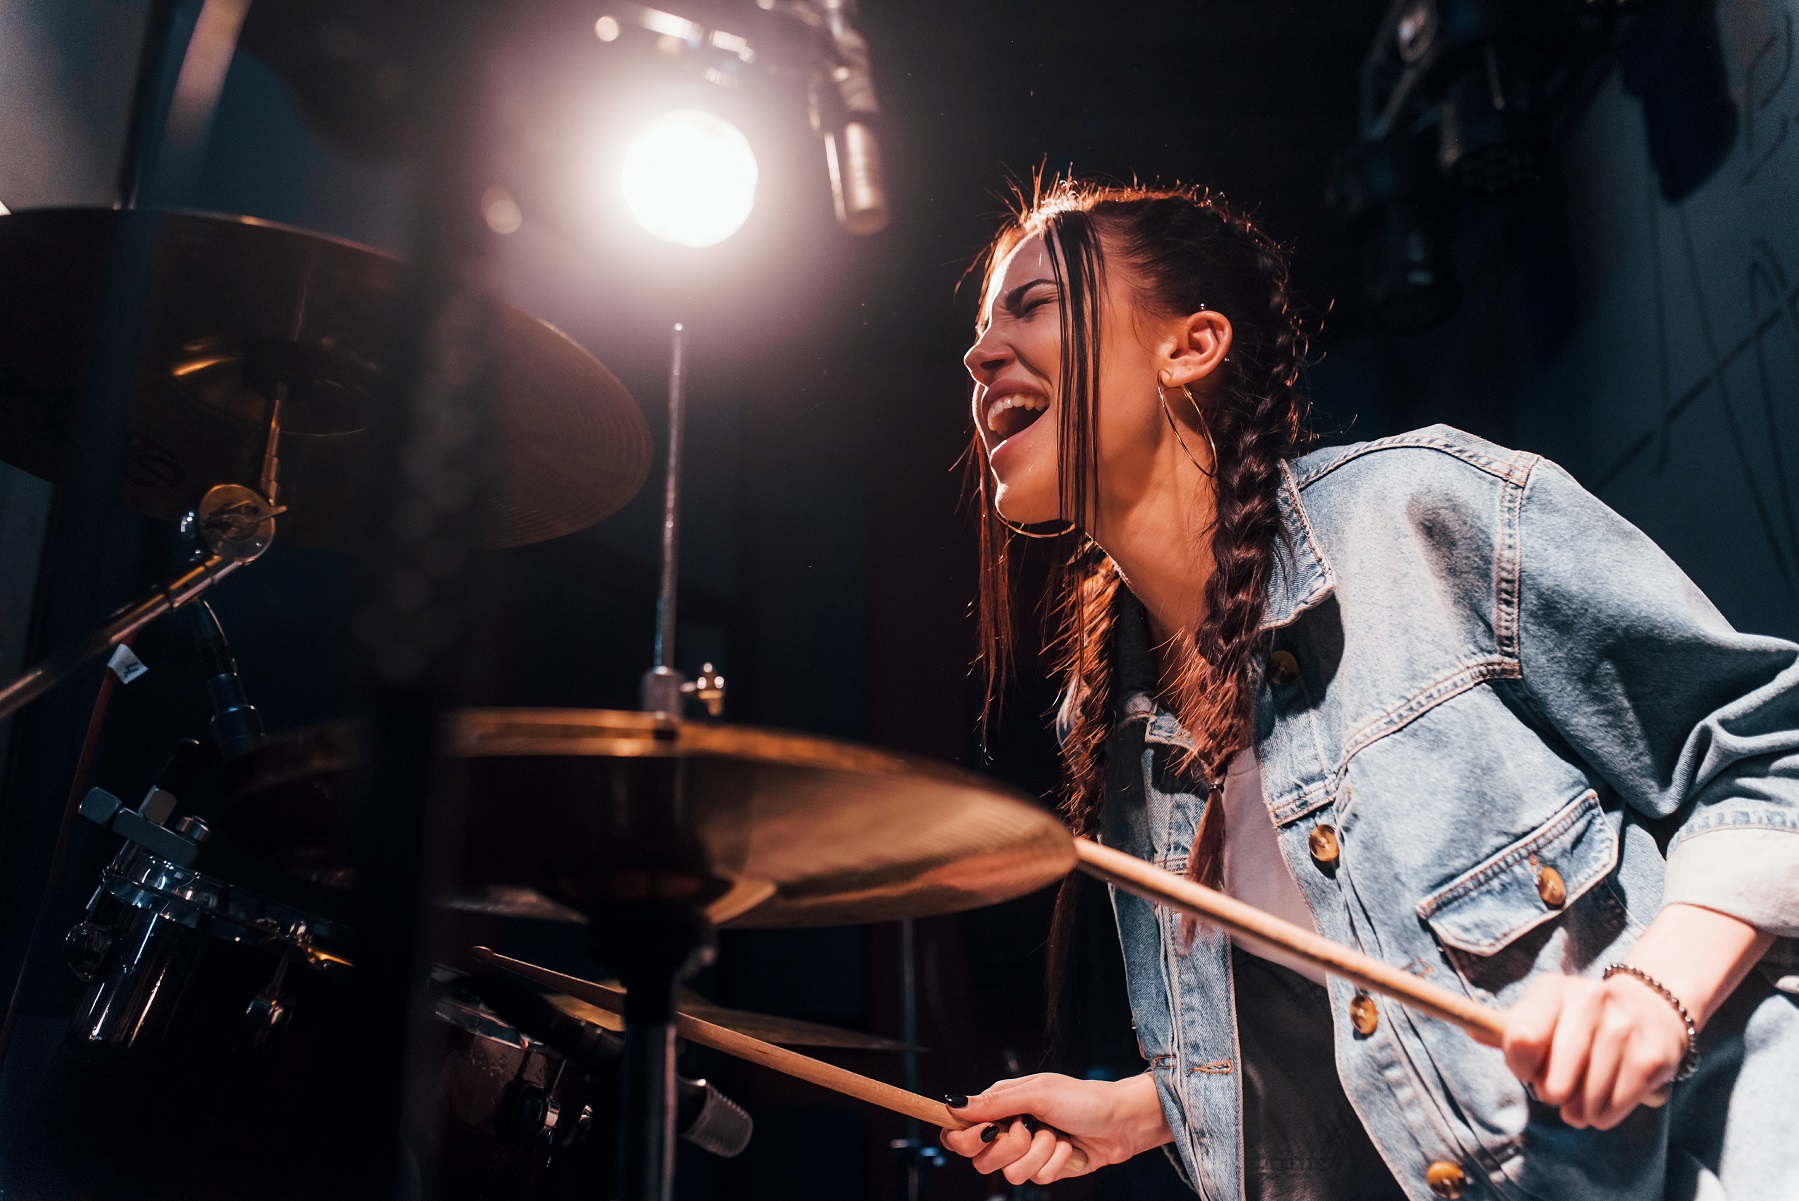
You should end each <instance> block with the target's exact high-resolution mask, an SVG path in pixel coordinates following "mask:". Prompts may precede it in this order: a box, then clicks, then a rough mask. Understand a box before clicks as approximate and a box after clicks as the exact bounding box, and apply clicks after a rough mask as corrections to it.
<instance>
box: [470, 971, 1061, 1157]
mask: <svg viewBox="0 0 1799 1201" xmlns="http://www.w3.org/2000/svg"><path fill="white" fill-rule="evenodd" d="M474 957H475V960H476V962H478V963H481V964H483V965H486V966H492V967H498V968H504V969H505V970H506V971H509V972H511V973H512V974H513V975H515V976H520V977H522V978H524V979H526V980H529V981H530V982H531V983H533V984H536V985H538V986H540V987H543V988H548V989H554V990H555V991H556V992H561V993H567V994H568V995H569V996H571V997H576V998H578V999H580V1000H583V1001H586V1002H588V1003H589V1004H591V1005H597V1006H599V1007H600V1008H601V1009H604V1010H607V1011H609V1012H612V1013H623V1012H624V1008H625V996H624V991H623V990H622V989H615V988H609V987H607V986H606V985H604V984H597V983H595V982H594V981H592V980H583V979H581V978H580V977H579V976H565V975H563V974H562V973H561V972H553V971H551V970H550V969H549V968H544V967H538V966H537V965H536V964H534V963H526V962H525V961H524V960H522V959H513V958H510V957H509V956H506V955H502V954H500V953H499V952H498V951H494V950H491V949H489V948H487V947H475V948H474ZM675 1030H676V1032H677V1033H679V1034H680V1036H681V1037H682V1038H684V1039H686V1040H687V1041H688V1042H695V1043H699V1044H700V1045H701V1046H702V1047H711V1048H712V1049H713V1050H715V1051H723V1052H724V1053H725V1054H727V1055H733V1056H736V1057H737V1058H738V1059H747V1060H749V1061H750V1062H751V1063H758V1064H761V1065H762V1066H763V1067H765V1068H773V1069H774V1070H775V1071H777V1072H781V1073H784V1074H786V1075H788V1076H793V1077H796V1078H797V1079H800V1080H805V1081H808V1082H810V1083H812V1084H816V1085H818V1086H819V1087H821V1088H828V1089H830V1090H831V1091H833V1092H839V1093H842V1094H843V1095H844V1096H846V1097H854V1098H856V1100H858V1101H867V1102H868V1103H869V1104H871V1105H878V1106H880V1107H881V1108H882V1109H888V1110H892V1111H893V1112H894V1113H898V1114H904V1115H905V1116H907V1117H909V1118H917V1119H918V1120H919V1121H921V1122H929V1123H931V1125H933V1126H941V1127H942V1128H943V1129H945V1130H967V1129H969V1128H970V1127H972V1126H978V1125H982V1123H979V1122H965V1121H963V1120H962V1119H961V1118H959V1117H957V1116H956V1115H955V1114H953V1113H951V1112H950V1111H949V1106H947V1105H945V1104H944V1103H943V1102H941V1101H933V1100H931V1099H930V1098H929V1097H921V1096H919V1095H918V1094H917V1093H913V1092H907V1091H906V1090H905V1089H903V1088H896V1087H895V1086H894V1085H891V1084H888V1083H886V1082H885V1081H882V1080H875V1079H873V1078H871V1077H868V1076H863V1075H859V1074H858V1073H856V1072H852V1071H849V1070H847V1069H845V1068H840V1067H838V1066H837V1065H836V1064H834V1063H826V1062H824V1061H823V1060H822V1059H813V1058H812V1057H811V1056H810V1055H801V1054H800V1053H799V1052H797V1051H789V1050H788V1049H787V1048H786V1047H777V1046H775V1045H774V1044H773V1043H765V1042H763V1041H762V1040H761V1039H759V1038H751V1037H750V1036H749V1035H747V1034H740V1033H738V1032H737V1031H735V1030H732V1029H730V1028H729V1027H726V1026H717V1025H714V1024H713V1023H711V1022H707V1021H702V1020H701V1019H699V1018H696V1017H690V1016H688V1015H687V1014H685V1013H676V1014H675ZM1086 1166H1087V1157H1086V1155H1085V1154H1083V1153H1082V1151H1081V1149H1080V1148H1079V1147H1076V1148H1075V1149H1074V1156H1073V1157H1072V1158H1071V1159H1070V1160H1069V1161H1068V1170H1069V1171H1071V1172H1079V1171H1081V1170H1082V1169H1083V1168H1085V1167H1086Z"/></svg>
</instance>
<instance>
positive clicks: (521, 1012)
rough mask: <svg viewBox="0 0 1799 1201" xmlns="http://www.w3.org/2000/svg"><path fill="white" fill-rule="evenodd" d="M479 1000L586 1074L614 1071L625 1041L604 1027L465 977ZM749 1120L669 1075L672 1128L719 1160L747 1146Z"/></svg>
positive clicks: (487, 978) (525, 993) (719, 1098)
mask: <svg viewBox="0 0 1799 1201" xmlns="http://www.w3.org/2000/svg"><path fill="white" fill-rule="evenodd" d="M464 983H465V985H466V986H467V987H468V989H469V990H470V991H471V992H473V993H474V994H475V995H476V996H477V997H479V998H480V999H481V1001H482V1003H483V1004H485V1005H487V1006H488V1007H489V1008H491V1009H492V1010H493V1011H494V1012H495V1013H497V1014H499V1015H500V1017H501V1019H503V1020H504V1021H506V1022H507V1023H508V1024H510V1025H512V1026H515V1027H517V1028H518V1029H519V1030H520V1031H521V1032H523V1033H524V1034H526V1035H528V1036H530V1037H531V1038H535V1039H537V1040H539V1041H540V1042H542V1043H545V1044H546V1045H548V1046H549V1047H550V1049H551V1050H553V1051H555V1052H556V1053H557V1054H558V1055H561V1056H563V1057H564V1058H566V1059H567V1060H568V1061H569V1062H570V1063H572V1064H574V1065H575V1066H576V1067H578V1068H580V1069H581V1070H582V1071H583V1072H586V1073H588V1074H589V1075H592V1076H602V1077H609V1076H613V1075H616V1074H617V1072H618V1065H619V1060H620V1059H622V1058H623V1057H624V1053H625V1041H624V1039H622V1038H620V1037H618V1035H616V1034H613V1033H612V1032H611V1031H610V1030H604V1029H601V1028H600V1027H599V1026H596V1025H594V1024H593V1023H592V1022H584V1021H582V1020H581V1019H580V1018H577V1017H573V1016H571V1015H569V1014H566V1013H564V1012H562V1010H560V1009H558V1008H557V1007H556V1006H555V1005H553V1004H551V1003H550V1002H549V1001H548V1000H545V999H544V998H543V997H542V996H540V995H539V994H537V993H535V992H533V991H532V990H531V989H529V988H526V987H525V986H524V985H522V984H518V983H516V982H514V981H512V980H508V979H506V978H504V977H502V976H494V975H480V976H471V977H469V978H468V979H467V980H466V981H465V982H464ZM755 1128H756V1123H755V1120H754V1119H752V1118H751V1117H750V1115H749V1114H747V1113H745V1112H744V1111H743V1109H742V1107H740V1106H739V1105H738V1104H737V1102H735V1101H733V1100H731V1099H730V1098H729V1097H727V1096H725V1095H724V1094H723V1093H721V1092H719V1091H718V1089H716V1088H714V1087H713V1086H712V1085H710V1084H708V1083H706V1081H704V1080H689V1079H687V1078H686V1077H685V1076H677V1077H676V1078H675V1129H676V1130H678V1131H679V1132H680V1135H681V1137H682V1138H684V1139H686V1140H687V1141H688V1142H690V1143H692V1144H693V1145H694V1146H696V1147H698V1148H700V1149H701V1150H702V1151H710V1152H711V1153H712V1154H714V1155H717V1156H719V1157H721V1158H723V1159H734V1158H736V1157H737V1156H738V1155H741V1154H742V1153H743V1149H744V1148H745V1147H747V1146H749V1145H750V1135H751V1134H753V1133H754V1132H755Z"/></svg>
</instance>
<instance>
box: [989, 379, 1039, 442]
mask: <svg viewBox="0 0 1799 1201" xmlns="http://www.w3.org/2000/svg"><path fill="white" fill-rule="evenodd" d="M1048 411H1049V398H1048V397H1046V396H1038V395H1035V394H1033V393H1030V392H1010V393H1007V394H1006V395H1004V396H1001V397H998V398H996V399H994V400H991V401H989V402H988V405H987V428H988V429H989V430H991V431H992V432H993V433H994V434H995V435H997V440H996V442H995V445H997V444H998V443H999V442H1004V441H1005V440H1006V439H1007V438H1010V437H1012V436H1013V435H1014V434H1021V433H1023V432H1024V431H1025V430H1027V429H1029V428H1030V427H1031V426H1032V425H1033V424H1035V423H1036V421H1037V419H1038V418H1039V417H1041V416H1043V414H1045V413H1047V412H1048Z"/></svg>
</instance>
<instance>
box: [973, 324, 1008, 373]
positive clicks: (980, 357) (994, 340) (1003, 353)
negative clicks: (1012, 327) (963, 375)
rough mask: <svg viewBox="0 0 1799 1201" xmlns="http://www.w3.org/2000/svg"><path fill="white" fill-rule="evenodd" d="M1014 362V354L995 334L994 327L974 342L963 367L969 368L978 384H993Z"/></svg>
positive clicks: (990, 327)
mask: <svg viewBox="0 0 1799 1201" xmlns="http://www.w3.org/2000/svg"><path fill="white" fill-rule="evenodd" d="M1011 360H1012V352H1011V351H1010V350H1008V349H1007V348H1006V345H1005V343H1004V342H1003V341H1001V340H1000V339H999V338H998V337H997V336H995V334H994V330H993V327H992V326H988V327H987V330H986V332H984V333H983V334H981V336H980V337H978V338H976V339H975V340H974V345H973V346H970V347H969V348H968V353H967V354H965V355H963V356H962V365H963V366H965V367H967V368H968V374H969V375H972V376H973V377H974V382H975V383H977V384H991V383H992V382H993V378H994V377H995V376H997V375H998V374H999V373H1000V372H1001V371H1002V370H1003V369H1004V368H1005V366H1006V364H1007V363H1009V362H1011Z"/></svg>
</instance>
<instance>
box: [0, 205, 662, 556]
mask: <svg viewBox="0 0 1799 1201" xmlns="http://www.w3.org/2000/svg"><path fill="white" fill-rule="evenodd" d="M121 233H134V234H142V235H143V236H144V237H146V238H148V239H150V241H151V242H152V244H153V245H152V249H153V254H152V283H151V285H150V287H149V289H148V295H147V296H146V298H145V301H144V304H143V306H142V321H143V326H144V331H143V335H144V336H143V338H142V339H141V349H140V350H139V352H138V353H137V354H136V355H135V356H133V362H132V366H131V371H130V373H129V379H128V381H127V383H126V385H125V390H126V391H127V392H128V393H129V398H128V404H127V411H126V414H125V423H126V430H125V433H126V435H127V436H128V438H129V448H128V453H127V455H126V461H125V466H124V470H123V472H122V473H121V474H120V476H119V477H118V479H117V480H116V481H112V480H103V481H97V484H98V486H99V488H100V490H102V491H104V490H106V489H107V488H111V487H116V489H117V491H116V497H117V501H118V503H121V504H123V505H124V506H125V507H126V508H129V509H132V510H134V511H136V512H139V513H143V514H146V515H147V516H150V517H155V518H158V519H161V520H165V521H179V520H180V519H181V518H182V516H183V515H184V514H185V513H187V512H188V511H190V510H192V509H195V508H196V506H197V505H198V503H199V501H200V500H201V497H202V495H203V493H204V491H205V488H206V485H207V484H209V483H213V482H217V481H228V480H236V481H249V480H260V479H261V478H262V463H263V460H264V459H265V458H267V457H269V456H268V455H267V454H266V451H267V450H268V446H267V443H268V433H269V425H270V421H269V418H270V408H271V403H272V402H273V401H275V400H276V399H277V398H278V399H279V402H280V413H279V422H280V448H279V468H280V489H281V494H282V495H281V498H280V499H281V503H282V504H284V505H286V506H287V507H288V509H289V512H287V513H285V514H284V515H283V518H282V523H281V535H282V538H283V540H284V541H286V542H290V543H295V544H298V545H302V546H326V547H335V548H342V549H351V548H355V547H357V546H359V545H360V544H361V542H362V540H363V539H364V537H365V534H366V532H367V526H368V524H369V520H368V516H369V508H370V503H371V502H370V496H369V491H368V489H369V484H370V482H371V480H372V478H373V474H374V470H375V468H374V462H373V460H374V456H375V447H374V445H373V443H374V430H375V428H376V426H377V425H378V421H377V418H378V417H379V416H380V414H381V412H382V411H383V406H384V405H387V404H388V403H389V402H388V399H387V392H388V391H389V389H390V387H391V381H392V379H393V377H394V373H395V371H396V370H397V369H398V366H399V363H398V359H397V354H398V351H397V349H396V347H395V341H396V339H395V333H396V329H397V327H398V326H399V324H400V323H401V321H402V318H403V308H404V304H405V301H406V297H407V295H408V288H409V281H410V279H411V276H412V272H411V269H410V268H409V267H408V266H407V265H406V264H404V263H402V262H401V261H400V260H398V259H396V258H394V257H392V256H390V255H387V254H383V253H381V252H379V251H376V250H372V249H370V248H368V247H365V246H359V245H356V244H355V243H352V242H346V241H342V240H339V239H335V238H329V237H325V236H323V235H320V234H315V233H309V232H307V231H304V230H299V229H294V228H292V227H289V226H283V225H277V224H274V223H272V222H266V221H258V220H252V219H249V218H239V217H218V216H206V215H201V214H195V213H178V212H174V213H152V212H133V211H116V210H112V209H78V208H70V209H33V210H27V211H24V212H15V213H11V214H8V215H6V216H4V217H0V279H3V280H8V281H11V282H10V284H8V285H7V286H6V287H5V288H0V459H4V460H5V461H7V462H9V463H11V464H12V465H13V466H15V467H18V468H20V469H21V470H23V471H27V472H30V473H31V474H33V475H36V476H39V477H40V478H43V479H46V480H49V481H50V482H51V483H54V484H68V483H71V482H73V481H72V480H71V478H70V471H71V466H70V464H71V463H72V462H73V460H74V459H75V457H76V454H75V452H76V450H77V449H78V448H77V447H76V446H75V444H74V437H75V431H76V424H77V423H76V420H75V418H76V416H77V412H78V405H79V401H80V397H81V394H82V389H83V388H84V387H85V386H86V384H87V381H88V378H89V376H90V375H91V374H92V373H93V371H94V370H95V348H94V347H93V346H92V345H91V344H90V339H89V336H88V331H90V330H91V329H92V328H93V324H94V314H95V313H96V311H97V310H98V309H99V308H100V306H101V302H102V291H103V285H104V281H105V276H106V268H107V263H108V256H109V254H110V253H111V248H112V244H113V241H114V240H115V238H116V237H117V236H118V235H119V234H121ZM495 308H496V313H495V320H494V321H493V323H492V328H491V329H489V330H488V331H487V332H488V335H489V339H490V341H491V342H492V344H493V361H494V375H495V378H494V381H493V389H492V390H493V392H494V398H493V404H492V406H491V407H492V428H491V434H490V437H489V438H488V443H489V449H490V454H491V457H492V460H493V488H494V496H493V510H494V511H493V515H492V516H493V521H492V525H491V527H490V531H489V535H488V539H487V541H488V544H489V545H491V546H495V547H509V546H521V545H524V544H526V543H531V542H539V541H543V540H545V539H548V538H555V537H559V536H561V535H563V534H568V533H573V532H574V531H576V530H579V529H584V528H586V527H587V526H589V525H592V524H593V523H594V522H596V521H599V520H600V519H601V518H603V517H606V516H608V515H609V514H611V513H613V512H615V511H616V510H617V509H618V508H620V507H621V506H622V505H623V504H624V503H625V502H626V501H627V500H629V499H630V498H631V497H632V496H634V495H636V493H637V491H638V489H639V488H640V487H641V486H642V484H643V481H644V478H645V477H646V476H647V475H648V473H649V464H650V446H649V428H648V426H647V425H646V424H645V422H644V419H643V414H642V412H641V410H639V408H638V407H637V403H636V401H635V400H633V399H632V397H631V394H630V393H629V392H628V391H627V390H626V389H625V387H624V385H623V384H621V383H619V381H618V379H617V378H616V377H615V376H614V375H613V374H612V373H611V372H610V371H608V370H607V369H606V367H605V366H604V365H603V364H601V363H600V362H599V360H598V359H596V358H594V357H593V356H592V355H590V354H588V353H587V352H586V351H585V350H583V349H582V348H581V347H579V346H578V345H576V344H575V343H574V342H573V341H572V340H570V339H569V338H568V337H566V336H565V335H564V334H562V333H561V332H560V331H559V330H556V329H555V328H553V327H551V326H549V325H547V324H545V323H544V322H542V321H539V320H537V319H536V318H534V317H531V316H530V315H528V314H527V313H525V312H523V311H522V310H520V309H517V308H515V307H513V306H511V305H507V304H501V303H497V302H496V305H495ZM237 487H240V488H242V489H243V491H241V492H238V493H236V494H235V495H236V498H237V500H238V501H240V502H245V501H248V500H249V497H248V495H247V494H249V493H254V492H256V489H255V488H253V487H247V486H244V485H242V484H240V485H237Z"/></svg>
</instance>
